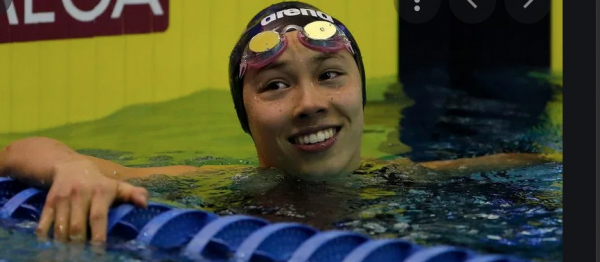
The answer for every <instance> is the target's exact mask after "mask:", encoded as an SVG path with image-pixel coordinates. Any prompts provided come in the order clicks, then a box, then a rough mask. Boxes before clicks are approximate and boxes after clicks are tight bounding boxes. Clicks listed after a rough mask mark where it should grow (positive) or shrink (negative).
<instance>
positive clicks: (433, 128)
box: [399, 0, 556, 161]
mask: <svg viewBox="0 0 600 262" xmlns="http://www.w3.org/2000/svg"><path fill="white" fill-rule="evenodd" d="M399 22H400V26H399V30H400V32H399V36H400V40H399V43H400V44H399V48H400V50H399V55H400V59H399V61H400V65H399V70H400V73H399V76H400V79H399V80H400V82H401V84H402V86H403V91H404V92H405V93H406V94H407V95H408V96H409V97H410V98H411V99H412V100H414V101H415V104H414V105H413V106H411V107H409V108H406V109H404V110H403V112H402V114H403V115H404V117H403V119H402V120H401V122H400V128H401V130H402V131H401V132H400V133H401V137H400V139H401V141H402V142H403V143H404V144H407V145H408V146H410V147H411V148H412V151H411V152H410V153H407V154H404V155H405V156H407V157H409V158H411V159H413V160H415V161H428V160H442V159H455V158H460V157H471V156H480V155H486V154H492V153H499V152H533V151H535V148H534V147H533V146H532V143H533V140H534V139H535V138H533V137H532V135H531V134H528V133H527V132H528V131H529V130H531V128H532V127H534V126H537V125H539V124H540V121H542V120H541V116H543V112H544V109H545V106H546V104H547V102H548V101H549V100H550V99H551V98H552V95H553V93H554V92H556V88H555V87H552V86H551V85H550V84H549V82H548V81H542V80H540V79H539V78H535V77H531V76H530V73H531V72H540V73H545V74H548V72H549V70H550V33H551V27H550V13H549V14H548V15H547V16H545V17H544V18H543V19H542V20H540V21H539V22H536V23H533V24H522V23H519V22H517V21H516V20H514V19H513V18H512V17H511V16H510V15H509V14H508V12H507V11H506V8H505V7H504V4H503V1H497V3H496V8H495V10H494V13H493V14H492V15H491V16H490V17H489V18H488V19H486V20H485V21H483V22H481V23H479V24H468V23H464V22H462V21H460V20H459V19H458V18H456V17H455V16H454V14H453V13H452V11H451V9H450V6H449V1H447V0H442V1H441V5H440V9H439V11H438V13H437V14H436V16H435V17H434V18H433V19H432V20H430V21H428V22H426V23H423V24H411V23H408V22H405V21H403V20H402V19H399Z"/></svg>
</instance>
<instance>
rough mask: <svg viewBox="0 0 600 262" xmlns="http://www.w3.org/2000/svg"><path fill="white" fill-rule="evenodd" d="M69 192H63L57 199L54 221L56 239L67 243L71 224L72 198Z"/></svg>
mask: <svg viewBox="0 0 600 262" xmlns="http://www.w3.org/2000/svg"><path fill="white" fill-rule="evenodd" d="M69 195H70V194H69V193H68V191H67V192H66V193H64V192H61V193H59V194H58V195H57V198H56V211H55V215H56V216H55V219H54V239H55V240H58V241H61V242H66V241H67V240H68V238H69V225H70V224H69V222H70V219H71V198H70V197H69Z"/></svg>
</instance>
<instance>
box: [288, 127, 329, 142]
mask: <svg viewBox="0 0 600 262" xmlns="http://www.w3.org/2000/svg"><path fill="white" fill-rule="evenodd" d="M335 133H336V130H335V128H329V129H325V130H321V131H319V132H316V133H313V134H309V135H305V136H300V137H296V138H295V141H294V142H296V144H299V145H306V144H315V143H320V142H323V141H325V140H327V139H330V138H332V137H333V135H335Z"/></svg>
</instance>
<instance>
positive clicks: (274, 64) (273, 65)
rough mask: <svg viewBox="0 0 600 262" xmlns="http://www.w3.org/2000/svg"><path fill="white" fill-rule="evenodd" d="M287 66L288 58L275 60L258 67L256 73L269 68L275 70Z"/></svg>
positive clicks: (258, 73)
mask: <svg viewBox="0 0 600 262" xmlns="http://www.w3.org/2000/svg"><path fill="white" fill-rule="evenodd" d="M288 66H289V61H288V60H283V61H275V62H272V63H270V64H268V65H266V66H265V67H262V68H259V69H258V70H256V75H260V74H262V73H264V72H266V71H269V70H277V69H281V68H285V67H288Z"/></svg>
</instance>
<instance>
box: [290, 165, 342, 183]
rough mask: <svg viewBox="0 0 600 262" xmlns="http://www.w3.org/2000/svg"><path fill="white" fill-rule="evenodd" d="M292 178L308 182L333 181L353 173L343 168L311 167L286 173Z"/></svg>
mask: <svg viewBox="0 0 600 262" xmlns="http://www.w3.org/2000/svg"><path fill="white" fill-rule="evenodd" d="M286 173H288V175H289V176H290V177H293V178H297V179H300V180H306V181H333V180H338V179H340V178H343V177H347V175H348V174H349V173H351V171H349V170H346V169H345V168H341V167H333V166H330V167H328V168H323V166H321V165H319V166H310V167H301V168H298V169H297V170H296V171H295V172H293V171H289V172H286Z"/></svg>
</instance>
